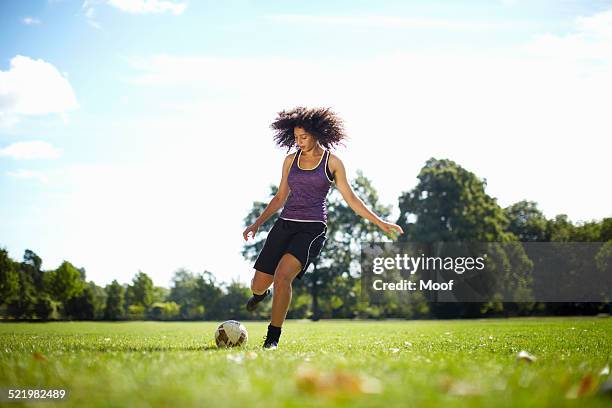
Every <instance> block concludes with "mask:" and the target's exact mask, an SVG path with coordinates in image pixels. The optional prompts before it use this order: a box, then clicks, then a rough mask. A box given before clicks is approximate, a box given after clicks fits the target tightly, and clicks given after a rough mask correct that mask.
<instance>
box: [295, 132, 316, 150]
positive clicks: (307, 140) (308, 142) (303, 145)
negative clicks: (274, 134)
mask: <svg viewBox="0 0 612 408" xmlns="http://www.w3.org/2000/svg"><path fill="white" fill-rule="evenodd" d="M293 136H294V137H295V143H296V144H297V145H298V146H299V148H300V149H302V150H310V149H312V148H313V147H315V145H316V144H317V139H315V138H314V137H313V136H312V135H311V134H310V133H308V132H307V131H305V130H304V129H303V128H301V127H299V126H296V127H295V128H293Z"/></svg>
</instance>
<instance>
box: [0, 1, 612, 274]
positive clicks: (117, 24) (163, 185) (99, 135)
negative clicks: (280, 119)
mask: <svg viewBox="0 0 612 408" xmlns="http://www.w3.org/2000/svg"><path fill="white" fill-rule="evenodd" d="M0 38H1V39H2V40H1V41H0V197H2V200H1V201H0V246H3V247H5V248H7V249H8V251H9V254H10V255H11V256H12V257H13V258H14V259H21V257H22V255H23V251H24V250H25V249H26V248H28V249H32V250H33V251H35V252H36V253H37V254H39V255H40V256H41V257H42V258H43V261H44V264H43V267H44V268H45V269H51V268H56V267H57V266H58V265H59V264H60V263H61V261H62V260H64V259H66V260H69V261H71V262H73V263H74V264H75V265H77V266H78V267H84V268H85V269H86V270H87V274H88V278H89V279H93V280H95V281H96V282H97V283H99V284H105V283H109V282H110V281H111V280H113V279H118V280H119V281H121V282H128V281H129V280H130V279H131V277H132V276H133V275H134V274H135V273H136V272H137V271H138V270H142V271H144V272H146V273H148V274H150V275H151V276H153V278H154V281H155V282H156V284H160V285H168V284H169V279H170V277H171V276H172V274H173V272H174V271H175V270H176V269H177V268H179V267H186V268H188V269H191V270H193V271H202V270H204V269H207V270H209V271H211V272H213V273H215V274H216V275H217V277H218V278H219V279H220V280H224V281H229V280H231V279H239V280H241V281H243V282H247V281H248V280H249V279H250V276H251V274H252V268H251V265H250V264H249V263H247V262H245V261H244V260H243V259H242V258H241V256H240V254H239V252H240V249H241V246H242V243H243V241H242V238H241V233H242V230H243V226H242V219H243V218H244V216H245V215H246V213H247V211H248V209H249V207H250V205H251V203H252V201H253V200H264V199H266V198H267V196H266V194H267V192H268V186H269V185H270V184H272V183H275V184H276V183H278V181H279V179H280V168H281V163H282V159H283V157H284V154H285V152H283V151H281V150H279V149H277V148H275V147H274V145H273V143H272V139H271V133H270V131H269V129H268V124H269V123H270V122H271V121H272V120H273V119H274V116H275V114H276V112H278V111H280V110H282V109H285V108H290V107H293V106H296V105H307V106H314V105H320V106H331V107H333V108H334V109H335V110H336V111H337V112H338V113H339V114H340V115H341V116H342V117H343V118H344V119H345V121H346V125H347V130H348V131H349V134H350V136H351V140H350V142H349V143H348V145H347V147H346V148H341V149H339V150H338V151H337V152H336V153H337V154H338V156H339V157H340V158H341V159H343V161H344V162H345V164H346V167H347V170H348V172H349V175H354V174H355V171H356V170H357V169H362V170H363V171H364V173H365V174H366V175H367V176H368V177H370V178H371V179H372V181H373V183H374V186H375V187H376V188H377V189H378V190H379V192H380V196H381V198H382V200H383V201H384V202H385V203H387V204H392V205H393V206H394V214H397V197H398V195H399V194H400V193H401V192H402V191H406V190H409V189H410V188H412V187H413V186H414V185H415V184H416V181H417V180H416V175H417V174H418V171H419V169H420V168H421V167H422V166H423V164H424V163H425V161H426V160H427V159H428V158H430V157H438V158H449V159H452V160H455V161H457V162H458V163H459V164H461V165H463V166H464V167H466V168H468V169H469V170H471V171H474V172H475V173H476V174H477V175H478V176H480V177H484V178H486V179H487V182H488V187H487V192H488V193H489V194H490V195H492V196H494V197H496V198H497V199H498V202H499V203H500V205H502V206H507V205H509V204H512V203H514V202H516V201H519V200H521V199H529V200H534V201H537V202H538V203H539V204H540V207H541V209H542V210H543V211H544V213H545V215H546V216H548V217H552V216H554V215H556V214H560V213H564V214H568V215H569V217H570V218H571V219H572V220H574V221H579V220H590V219H601V218H603V217H605V216H611V215H612V212H611V206H610V203H611V202H612V200H611V198H612V194H611V193H610V191H605V190H604V189H603V188H602V186H603V185H605V184H606V183H608V184H609V173H610V172H609V164H608V157H607V156H608V155H607V152H609V151H610V146H609V145H610V142H609V139H610V138H609V135H610V134H611V131H612V125H611V123H610V121H609V119H608V116H609V114H608V112H607V107H609V106H610V102H611V100H610V96H609V95H612V1H568V0H564V1H559V0H556V1H537V0H533V1H522V0H500V1H454V0H453V1H450V0H448V1H427V2H416V1H412V2H411V1H289V2H288V1H223V2H218V1H197V2H196V1H190V2H182V1H172V2H171V1H162V0H158V1H150V0H149V1H145V0H96V1H89V0H88V1H69V0H53V1H7V0H0ZM394 155H397V157H398V160H390V159H389V157H390V156H391V157H393V156H394ZM392 221H394V219H392Z"/></svg>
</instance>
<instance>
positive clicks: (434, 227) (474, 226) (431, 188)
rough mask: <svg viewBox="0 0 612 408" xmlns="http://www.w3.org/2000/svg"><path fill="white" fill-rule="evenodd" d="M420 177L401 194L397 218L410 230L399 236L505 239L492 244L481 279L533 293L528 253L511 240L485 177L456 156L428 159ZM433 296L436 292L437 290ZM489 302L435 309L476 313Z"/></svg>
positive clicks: (409, 239) (489, 285)
mask: <svg viewBox="0 0 612 408" xmlns="http://www.w3.org/2000/svg"><path fill="white" fill-rule="evenodd" d="M418 179H419V182H418V184H417V185H416V186H415V187H414V188H413V189H412V190H411V191H409V192H405V193H403V194H402V195H401V196H400V198H399V206H400V217H399V220H398V224H399V225H401V226H402V228H404V229H405V231H407V233H406V234H404V235H402V236H400V241H407V242H418V243H424V244H434V243H439V242H465V243H468V242H475V243H478V242H483V243H488V242H492V243H493V242H495V243H500V244H506V245H499V246H497V247H495V246H494V247H492V248H491V249H492V251H493V257H494V259H495V262H493V266H494V267H493V268H492V269H491V270H490V274H489V275H483V274H480V276H478V279H479V282H478V283H479V284H480V285H481V286H482V287H483V288H485V289H486V288H488V289H489V290H490V291H494V290H495V291H497V290H500V289H501V290H508V289H510V288H512V290H514V291H515V293H516V294H517V295H519V294H520V297H521V298H526V297H528V296H526V292H528V290H527V287H528V285H529V282H530V280H529V276H528V275H529V271H530V269H529V259H528V258H527V256H526V254H525V253H524V251H522V248H521V247H519V246H517V245H508V244H509V243H511V242H512V241H516V237H515V236H514V235H513V234H511V233H509V232H506V231H507V228H508V227H509V225H510V223H509V220H508V218H507V216H506V215H505V214H504V211H503V210H502V208H501V207H500V206H499V205H498V204H497V200H496V199H495V198H493V197H490V196H489V195H488V194H486V193H485V187H486V180H480V179H479V178H478V177H477V176H476V175H475V174H474V173H472V172H470V171H468V170H466V169H464V168H463V167H461V166H459V165H458V164H457V163H455V162H453V161H451V160H446V159H441V160H438V159H435V158H431V159H429V160H428V161H427V162H426V164H425V166H424V167H423V168H422V169H421V171H420V173H419V175H418ZM409 220H411V222H409ZM433 251H435V249H434V248H433V247H429V248H428V247H427V246H425V250H424V254H425V256H435V255H436V254H435V253H433ZM511 255H512V256H511ZM494 293H497V292H491V295H493V294H494ZM430 300H433V301H436V300H437V298H436V297H435V295H434V297H433V298H432V299H430ZM490 307H492V305H491V304H482V303H478V302H474V303H469V304H466V303H463V304H461V305H458V304H456V303H454V304H451V303H433V304H432V311H433V313H434V314H436V315H438V316H447V317H452V316H475V315H478V314H479V313H480V311H481V309H482V308H485V309H486V308H490Z"/></svg>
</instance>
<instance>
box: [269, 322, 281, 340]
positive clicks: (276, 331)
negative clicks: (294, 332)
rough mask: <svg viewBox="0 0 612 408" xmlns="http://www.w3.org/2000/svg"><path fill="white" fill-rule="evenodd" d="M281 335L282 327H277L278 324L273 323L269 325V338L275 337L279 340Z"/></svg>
mask: <svg viewBox="0 0 612 408" xmlns="http://www.w3.org/2000/svg"><path fill="white" fill-rule="evenodd" d="M280 335H281V328H280V327H276V326H272V324H269V325H268V336H267V337H268V338H269V339H275V340H276V341H278V339H279V338H280Z"/></svg>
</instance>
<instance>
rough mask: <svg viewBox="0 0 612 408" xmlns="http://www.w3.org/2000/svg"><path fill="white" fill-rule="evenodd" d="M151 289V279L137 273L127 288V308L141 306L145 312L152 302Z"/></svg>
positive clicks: (152, 293) (139, 272) (152, 291)
mask: <svg viewBox="0 0 612 408" xmlns="http://www.w3.org/2000/svg"><path fill="white" fill-rule="evenodd" d="M153 287H154V286H153V281H152V280H151V278H150V277H149V276H148V275H147V274H146V273H144V272H142V271H138V273H137V274H136V276H134V279H133V280H132V284H131V285H130V286H128V288H127V298H128V302H127V303H128V306H132V305H136V306H142V307H143V308H144V310H145V311H146V310H148V309H149V307H150V306H151V305H152V304H153V301H154V296H155V292H154V289H153Z"/></svg>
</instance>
